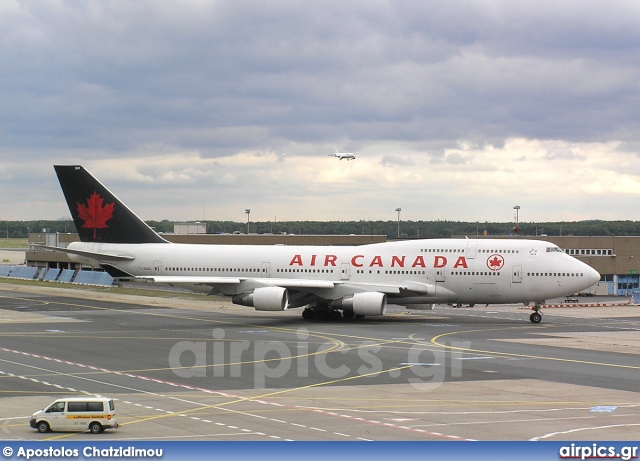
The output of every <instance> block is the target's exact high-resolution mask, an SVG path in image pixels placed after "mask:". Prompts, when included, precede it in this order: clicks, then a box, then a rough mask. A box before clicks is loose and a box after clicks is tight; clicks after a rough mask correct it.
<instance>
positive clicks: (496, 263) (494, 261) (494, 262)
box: [487, 255, 504, 271]
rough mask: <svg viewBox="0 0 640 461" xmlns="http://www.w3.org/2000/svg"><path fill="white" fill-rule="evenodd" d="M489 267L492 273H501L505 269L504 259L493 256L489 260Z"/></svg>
mask: <svg viewBox="0 0 640 461" xmlns="http://www.w3.org/2000/svg"><path fill="white" fill-rule="evenodd" d="M487 267H488V268H489V269H491V270H492V271H499V270H500V269H502V268H503V267H504V258H503V257H502V256H500V255H491V256H489V257H488V258H487Z"/></svg>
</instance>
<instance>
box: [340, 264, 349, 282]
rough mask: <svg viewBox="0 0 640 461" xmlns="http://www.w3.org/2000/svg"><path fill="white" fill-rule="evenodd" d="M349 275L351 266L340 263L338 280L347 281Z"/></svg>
mask: <svg viewBox="0 0 640 461" xmlns="http://www.w3.org/2000/svg"><path fill="white" fill-rule="evenodd" d="M350 275H351V264H349V263H342V270H341V271H340V280H349V277H350Z"/></svg>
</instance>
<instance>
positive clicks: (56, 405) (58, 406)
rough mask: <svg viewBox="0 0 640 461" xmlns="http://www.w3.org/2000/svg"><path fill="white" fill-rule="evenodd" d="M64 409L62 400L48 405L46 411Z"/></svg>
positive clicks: (61, 410)
mask: <svg viewBox="0 0 640 461" xmlns="http://www.w3.org/2000/svg"><path fill="white" fill-rule="evenodd" d="M63 411H64V402H56V403H54V404H53V405H51V406H50V407H49V409H48V410H47V413H62V412H63Z"/></svg>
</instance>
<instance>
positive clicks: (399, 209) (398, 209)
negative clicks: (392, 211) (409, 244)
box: [396, 208, 402, 239]
mask: <svg viewBox="0 0 640 461" xmlns="http://www.w3.org/2000/svg"><path fill="white" fill-rule="evenodd" d="M396 211H397V212H398V239H400V212H401V211H402V208H396Z"/></svg>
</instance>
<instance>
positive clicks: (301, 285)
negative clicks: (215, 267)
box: [137, 275, 435, 297]
mask: <svg viewBox="0 0 640 461" xmlns="http://www.w3.org/2000/svg"><path fill="white" fill-rule="evenodd" d="M137 278H139V279H143V280H151V281H154V282H156V283H167V284H172V285H182V284H184V285H206V286H211V287H213V288H217V287H220V288H221V290H220V291H223V292H224V291H227V290H226V289H225V288H230V287H229V285H239V287H238V288H239V289H240V291H241V290H242V289H245V288H247V289H249V288H251V287H254V288H255V287H266V286H273V287H282V288H287V289H290V290H293V291H300V292H309V293H311V292H317V290H323V291H326V290H331V289H332V288H337V287H340V288H341V290H340V293H341V294H343V293H345V292H349V291H353V292H354V293H357V292H362V291H376V292H379V293H385V294H388V295H393V296H394V297H403V296H416V295H419V296H424V295H427V296H428V295H429V294H433V293H434V292H435V286H434V285H432V284H429V283H421V282H409V281H407V282H398V283H354V282H350V281H348V280H345V281H336V282H332V281H328V280H314V279H286V278H245V277H207V276H189V275H187V276H161V275H159V276H144V277H137ZM327 295H328V296H329V297H330V296H331V295H330V292H329V293H327Z"/></svg>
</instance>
